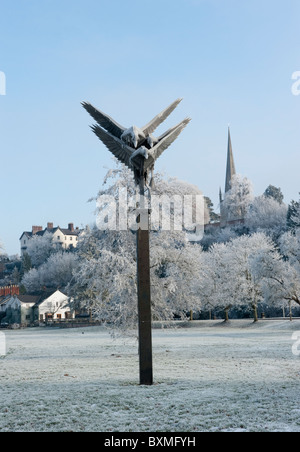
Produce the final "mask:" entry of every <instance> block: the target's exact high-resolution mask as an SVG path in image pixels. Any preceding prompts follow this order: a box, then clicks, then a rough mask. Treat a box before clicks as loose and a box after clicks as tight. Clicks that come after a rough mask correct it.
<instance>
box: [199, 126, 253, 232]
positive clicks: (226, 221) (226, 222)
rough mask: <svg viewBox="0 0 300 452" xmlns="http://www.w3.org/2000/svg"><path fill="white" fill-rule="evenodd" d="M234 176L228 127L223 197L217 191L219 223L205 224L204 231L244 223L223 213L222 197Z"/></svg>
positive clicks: (227, 190)
mask: <svg viewBox="0 0 300 452" xmlns="http://www.w3.org/2000/svg"><path fill="white" fill-rule="evenodd" d="M235 175H236V169H235V163H234V157H233V151H232V144H231V135H230V129H229V127H228V144H227V165H226V176H225V192H224V195H223V193H222V190H221V188H220V191H219V200H220V221H219V222H212V223H209V224H206V225H205V229H206V230H211V229H212V228H214V229H215V228H220V227H221V228H224V227H225V226H235V225H238V224H243V223H244V219H243V218H228V217H227V214H226V212H225V209H224V208H223V202H224V196H225V195H226V193H227V192H229V190H230V189H231V180H232V178H233V176H235Z"/></svg>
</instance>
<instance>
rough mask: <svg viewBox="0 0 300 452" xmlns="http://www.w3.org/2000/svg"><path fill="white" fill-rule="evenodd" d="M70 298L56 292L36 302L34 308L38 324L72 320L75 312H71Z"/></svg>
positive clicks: (58, 291)
mask: <svg viewBox="0 0 300 452" xmlns="http://www.w3.org/2000/svg"><path fill="white" fill-rule="evenodd" d="M70 301H72V300H70V298H69V297H68V296H67V295H65V294H63V293H62V292H60V290H57V291H56V292H54V293H53V294H52V295H50V296H49V297H48V298H45V299H42V300H40V301H38V302H37V303H36V304H35V306H34V311H35V315H34V316H35V319H36V320H39V322H45V321H49V320H63V319H74V317H75V312H74V311H72V310H71V307H70Z"/></svg>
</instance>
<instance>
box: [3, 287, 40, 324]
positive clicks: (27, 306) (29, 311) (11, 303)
mask: <svg viewBox="0 0 300 452" xmlns="http://www.w3.org/2000/svg"><path fill="white" fill-rule="evenodd" d="M40 298H41V297H40V296H35V295H11V296H9V297H8V299H7V300H6V302H5V304H4V312H5V317H4V318H3V319H2V322H3V323H10V324H12V323H18V324H20V325H24V326H25V325H30V324H31V323H33V321H34V313H33V307H34V306H35V304H36V303H37V302H38V301H39V299H40Z"/></svg>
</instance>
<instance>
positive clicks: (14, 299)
mask: <svg viewBox="0 0 300 452" xmlns="http://www.w3.org/2000/svg"><path fill="white" fill-rule="evenodd" d="M0 316H1V322H2V323H7V324H14V323H17V324H19V325H21V326H28V325H32V324H38V323H47V322H49V321H52V320H56V321H59V320H66V319H73V318H74V317H75V313H74V311H72V310H71V308H70V298H69V297H68V296H67V295H65V294H63V293H62V292H60V291H59V290H55V291H53V292H52V293H50V294H49V293H46V292H45V294H43V295H13V296H11V295H9V296H6V297H2V299H0Z"/></svg>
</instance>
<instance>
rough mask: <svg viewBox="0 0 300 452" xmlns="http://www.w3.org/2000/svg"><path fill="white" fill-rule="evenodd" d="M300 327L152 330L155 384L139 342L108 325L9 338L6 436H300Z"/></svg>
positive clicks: (3, 390)
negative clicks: (141, 361)
mask: <svg viewBox="0 0 300 452" xmlns="http://www.w3.org/2000/svg"><path fill="white" fill-rule="evenodd" d="M298 330H299V331H300V321H299V320H294V321H293V322H289V321H287V320H281V321H280V320H277V321H272V320H266V321H260V322H259V323H258V324H253V323H251V321H250V320H243V321H240V320H235V321H231V322H230V323H229V325H224V324H223V323H222V322H220V321H214V322H213V321H211V322H210V321H206V322H205V321H202V322H192V323H190V324H189V327H186V328H178V329H176V330H162V329H154V330H153V356H154V380H155V384H154V385H153V386H151V387H141V386H139V384H138V378H139V377H138V355H137V343H136V341H134V340H133V339H117V340H113V339H111V337H110V335H109V333H108V332H107V330H105V329H104V328H102V327H90V328H84V329H83V328H79V329H55V328H53V329H51V328H38V329H27V330H17V331H5V337H6V343H7V344H6V345H7V354H6V356H2V357H0V431H1V432H6V431H36V432H39V431H55V432H56V431H101V432H116V431H119V432H142V431H145V432H207V431H208V432H214V431H223V432H232V431H235V432H247V431H266V432H269V431H270V432H272V431H284V432H299V431H300V357H299V356H295V354H293V353H292V344H293V341H292V340H291V337H292V334H293V332H295V331H298Z"/></svg>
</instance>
